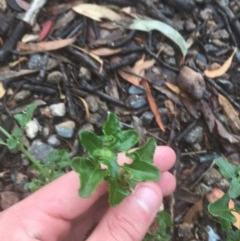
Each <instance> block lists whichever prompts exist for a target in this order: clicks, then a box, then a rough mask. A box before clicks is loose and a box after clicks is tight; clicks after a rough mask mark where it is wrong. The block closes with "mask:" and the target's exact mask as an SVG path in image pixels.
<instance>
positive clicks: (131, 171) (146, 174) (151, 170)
mask: <svg viewBox="0 0 240 241" xmlns="http://www.w3.org/2000/svg"><path fill="white" fill-rule="evenodd" d="M123 168H124V171H127V173H128V177H129V179H130V180H134V181H137V182H144V181H158V180H159V178H160V171H159V169H158V168H157V167H156V166H154V165H153V164H151V163H149V162H144V161H136V160H135V161H133V162H132V163H131V164H124V166H123Z"/></svg>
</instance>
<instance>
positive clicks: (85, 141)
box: [72, 113, 160, 206]
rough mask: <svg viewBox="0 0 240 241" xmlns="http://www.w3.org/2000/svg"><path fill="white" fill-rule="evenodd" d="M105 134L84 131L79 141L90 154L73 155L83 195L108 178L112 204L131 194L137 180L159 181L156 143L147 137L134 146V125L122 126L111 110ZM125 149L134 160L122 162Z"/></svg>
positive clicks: (80, 192)
mask: <svg viewBox="0 0 240 241" xmlns="http://www.w3.org/2000/svg"><path fill="white" fill-rule="evenodd" d="M102 133H103V135H100V136H98V135H96V134H95V133H93V132H89V131H82V132H80V134H79V137H80V141H81V144H82V146H83V147H84V149H85V151H86V153H87V155H86V156H83V157H75V158H73V162H72V168H73V169H74V170H75V171H76V172H78V173H79V175H80V183H81V187H80V190H79V194H80V196H81V197H88V196H89V195H91V193H92V192H93V191H94V190H95V189H96V188H97V186H98V185H99V184H100V182H102V181H103V180H105V181H106V182H107V183H108V185H109V204H110V205H112V206H114V205H117V204H119V203H120V202H121V201H122V200H123V199H124V198H125V197H127V196H128V195H130V193H131V191H132V190H133V188H134V187H135V186H136V184H137V183H138V182H144V181H147V180H150V181H156V180H159V178H160V173H159V170H158V168H157V167H155V166H154V165H153V153H154V150H155V147H156V143H155V141H154V140H153V139H149V140H147V142H146V143H145V145H143V146H142V147H139V148H136V149H134V150H132V148H133V147H135V146H136V145H137V144H138V142H139V139H140V137H139V135H138V134H137V132H136V131H135V130H133V129H130V130H122V129H121V125H120V121H119V119H118V117H117V116H116V115H115V114H113V113H110V114H109V115H108V118H107V121H106V122H105V123H104V125H103V127H102ZM119 152H124V153H125V154H126V156H127V157H128V158H130V159H131V163H125V164H123V165H121V164H119V163H118V161H117V159H118V158H117V155H118V153H119Z"/></svg>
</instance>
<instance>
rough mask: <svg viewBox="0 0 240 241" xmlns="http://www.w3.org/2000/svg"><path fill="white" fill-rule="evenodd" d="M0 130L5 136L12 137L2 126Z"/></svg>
mask: <svg viewBox="0 0 240 241" xmlns="http://www.w3.org/2000/svg"><path fill="white" fill-rule="evenodd" d="M0 131H1V132H2V133H3V134H4V135H5V136H6V137H7V138H12V136H11V135H10V133H8V132H7V131H6V130H5V129H4V128H3V127H2V126H0Z"/></svg>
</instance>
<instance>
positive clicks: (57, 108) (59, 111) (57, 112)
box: [49, 103, 66, 117]
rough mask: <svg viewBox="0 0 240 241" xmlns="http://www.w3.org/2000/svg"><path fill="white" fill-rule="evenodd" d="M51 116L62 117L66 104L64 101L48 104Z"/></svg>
mask: <svg viewBox="0 0 240 241" xmlns="http://www.w3.org/2000/svg"><path fill="white" fill-rule="evenodd" d="M49 109H50V111H51V115H52V116H57V117H63V116H65V114H66V106H65V104H64V103H56V104H52V105H50V106H49Z"/></svg>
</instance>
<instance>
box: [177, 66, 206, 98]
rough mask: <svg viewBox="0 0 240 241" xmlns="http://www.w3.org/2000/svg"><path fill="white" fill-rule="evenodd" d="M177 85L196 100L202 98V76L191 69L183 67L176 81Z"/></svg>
mask: <svg viewBox="0 0 240 241" xmlns="http://www.w3.org/2000/svg"><path fill="white" fill-rule="evenodd" d="M176 83H177V85H178V86H179V87H180V88H181V90H183V91H184V92H186V93H187V94H189V95H190V96H192V97H193V98H194V99H196V100H200V99H202V98H203V95H204V93H205V90H206V84H205V81H204V78H203V76H202V75H201V74H200V73H198V72H196V71H194V70H193V69H191V68H189V67H187V66H183V67H182V68H181V70H180V73H179V75H178V77H177V81H176Z"/></svg>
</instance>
